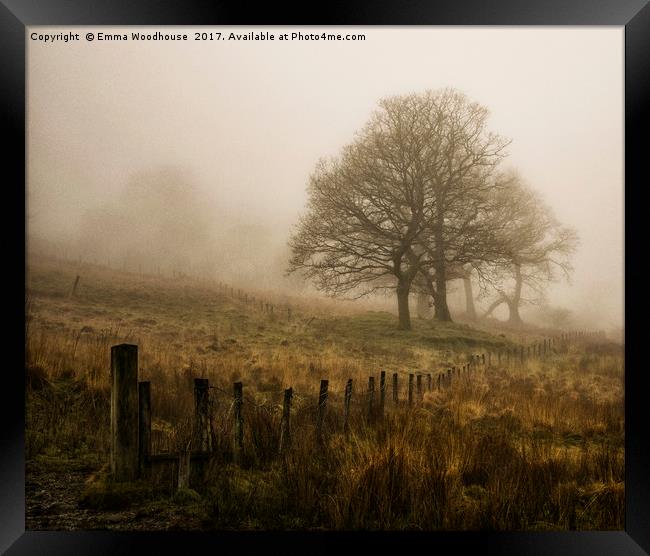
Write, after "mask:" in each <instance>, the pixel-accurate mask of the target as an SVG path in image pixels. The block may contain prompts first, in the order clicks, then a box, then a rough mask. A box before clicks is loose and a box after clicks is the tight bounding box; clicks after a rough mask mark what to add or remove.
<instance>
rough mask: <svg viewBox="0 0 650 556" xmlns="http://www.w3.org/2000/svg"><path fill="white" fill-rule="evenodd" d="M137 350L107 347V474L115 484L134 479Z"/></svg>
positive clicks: (136, 440)
mask: <svg viewBox="0 0 650 556" xmlns="http://www.w3.org/2000/svg"><path fill="white" fill-rule="evenodd" d="M138 426H139V425H138V346H135V345H131V344H120V345H117V346H113V347H111V472H112V473H113V477H114V480H115V481H132V480H134V479H136V478H137V476H138V451H139V444H138Z"/></svg>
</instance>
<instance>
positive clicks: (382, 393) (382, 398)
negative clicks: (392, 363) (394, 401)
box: [379, 371, 386, 418]
mask: <svg viewBox="0 0 650 556" xmlns="http://www.w3.org/2000/svg"><path fill="white" fill-rule="evenodd" d="M385 403H386V371H381V372H380V373H379V417H381V418H383V417H384V404H385Z"/></svg>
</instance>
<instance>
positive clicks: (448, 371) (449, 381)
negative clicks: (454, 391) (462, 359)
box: [447, 369, 451, 386]
mask: <svg viewBox="0 0 650 556" xmlns="http://www.w3.org/2000/svg"><path fill="white" fill-rule="evenodd" d="M447 386H451V369H447Z"/></svg>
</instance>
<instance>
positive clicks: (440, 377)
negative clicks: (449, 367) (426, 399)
mask: <svg viewBox="0 0 650 556" xmlns="http://www.w3.org/2000/svg"><path fill="white" fill-rule="evenodd" d="M438 390H442V373H438Z"/></svg>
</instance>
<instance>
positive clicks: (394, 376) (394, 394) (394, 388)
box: [393, 373, 399, 405]
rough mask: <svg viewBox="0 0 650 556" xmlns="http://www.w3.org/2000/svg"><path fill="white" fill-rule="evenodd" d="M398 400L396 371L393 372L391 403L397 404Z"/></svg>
mask: <svg viewBox="0 0 650 556" xmlns="http://www.w3.org/2000/svg"><path fill="white" fill-rule="evenodd" d="M398 402H399V392H398V390H397V373H393V403H394V404H395V405H397V403H398Z"/></svg>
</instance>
